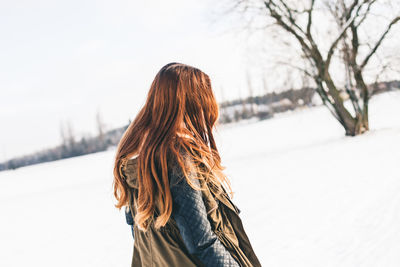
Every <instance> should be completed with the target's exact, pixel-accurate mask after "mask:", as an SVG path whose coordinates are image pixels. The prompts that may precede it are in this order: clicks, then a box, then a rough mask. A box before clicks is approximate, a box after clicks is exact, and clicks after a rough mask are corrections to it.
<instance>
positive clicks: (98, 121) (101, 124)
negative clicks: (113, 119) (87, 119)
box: [96, 109, 106, 147]
mask: <svg viewBox="0 0 400 267" xmlns="http://www.w3.org/2000/svg"><path fill="white" fill-rule="evenodd" d="M96 125H97V133H98V138H99V142H100V143H99V146H100V147H104V146H105V145H106V144H105V136H104V134H105V131H106V129H105V127H106V126H105V124H104V122H103V116H102V115H101V112H100V110H99V109H98V110H97V112H96Z"/></svg>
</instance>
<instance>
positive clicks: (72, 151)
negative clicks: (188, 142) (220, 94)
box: [0, 81, 400, 171]
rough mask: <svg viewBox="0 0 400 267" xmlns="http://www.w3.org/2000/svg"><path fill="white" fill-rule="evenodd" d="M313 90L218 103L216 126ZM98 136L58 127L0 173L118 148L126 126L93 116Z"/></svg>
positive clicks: (308, 101)
mask: <svg viewBox="0 0 400 267" xmlns="http://www.w3.org/2000/svg"><path fill="white" fill-rule="evenodd" d="M369 88H370V90H371V92H372V95H374V94H379V93H383V92H386V91H391V90H398V89H399V88H400V81H389V82H379V83H374V84H372V85H369ZM314 93H315V89H313V88H302V89H298V90H294V89H291V90H287V91H283V92H280V93H276V92H272V93H267V94H265V95H262V96H250V97H247V98H245V99H235V100H232V101H224V102H222V103H220V113H221V116H220V121H219V122H220V123H221V124H224V123H230V122H237V121H240V120H243V119H250V118H252V117H256V118H258V119H260V120H263V119H268V118H271V117H272V116H273V115H274V114H275V113H279V112H285V111H288V110H294V109H297V108H300V107H309V106H313V105H314V103H313V96H314ZM96 122H97V130H98V134H97V136H95V137H90V136H89V137H88V136H86V137H84V136H83V137H81V138H77V137H76V135H75V133H74V131H73V129H72V125H71V123H70V122H68V123H66V124H61V127H60V133H61V139H62V142H61V144H60V145H58V146H56V147H53V148H48V149H43V150H41V151H38V152H36V153H33V154H30V155H25V156H21V157H16V158H13V159H10V160H8V161H6V162H3V163H0V171H2V170H8V169H17V168H19V167H23V166H28V165H33V164H38V163H43V162H50V161H55V160H59V159H65V158H71V157H76V156H81V155H86V154H90V153H96V152H100V151H105V150H107V149H109V148H110V147H114V146H116V145H118V142H119V140H120V139H121V136H122V134H123V133H124V132H125V130H126V129H127V128H128V126H129V124H130V123H131V122H130V121H129V122H128V124H127V125H125V126H123V127H119V128H116V129H112V130H108V131H106V130H105V125H104V123H103V121H102V119H101V116H100V114H99V113H97V115H96Z"/></svg>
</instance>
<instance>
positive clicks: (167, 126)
mask: <svg viewBox="0 0 400 267" xmlns="http://www.w3.org/2000/svg"><path fill="white" fill-rule="evenodd" d="M217 118H218V105H217V102H216V100H215V98H214V94H213V91H212V88H211V82H210V79H209V77H208V76H207V75H206V74H205V73H203V72H202V71H200V70H199V69H197V68H194V67H191V66H188V65H184V64H180V63H170V64H167V65H165V66H164V67H163V68H161V70H160V71H159V72H158V73H157V75H156V77H155V79H154V81H153V83H152V85H151V87H150V91H149V92H148V96H147V101H146V103H145V105H144V107H143V108H142V109H141V110H140V112H139V114H138V115H137V116H136V118H135V120H134V121H133V122H132V123H131V124H130V125H129V127H128V129H127V130H126V132H125V133H124V135H123V137H122V138H121V140H120V143H119V145H118V148H117V153H116V158H115V167H114V195H115V197H116V199H117V201H118V203H117V204H116V207H117V208H122V207H124V206H125V207H126V219H127V223H128V224H130V225H131V229H132V235H133V238H134V248H133V257H132V266H135V267H136V266H178V267H179V266H182V267H191V266H261V265H260V263H259V261H258V259H257V257H256V255H255V253H254V251H253V249H252V247H251V245H250V242H249V240H248V237H247V235H246V233H245V231H244V229H243V226H242V222H241V220H240V218H239V212H240V210H239V209H238V208H237V207H236V205H234V204H233V202H232V201H231V200H230V196H228V194H227V192H226V189H225V187H226V188H227V189H229V191H230V194H231V195H232V191H231V187H230V183H229V180H228V179H227V177H226V176H225V175H224V174H223V172H222V170H223V169H224V167H223V166H221V159H220V156H219V153H218V150H217V147H216V144H215V141H214V137H213V133H212V130H213V127H214V126H215V123H216V121H217Z"/></svg>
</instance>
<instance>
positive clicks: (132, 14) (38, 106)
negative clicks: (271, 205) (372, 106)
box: [0, 0, 400, 162]
mask: <svg viewBox="0 0 400 267" xmlns="http://www.w3.org/2000/svg"><path fill="white" fill-rule="evenodd" d="M222 1H223V2H224V3H228V2H229V3H233V2H232V1H230V0H222ZM391 3H392V5H387V4H385V2H383V3H381V6H379V5H378V6H377V9H376V10H374V12H376V13H381V14H386V15H387V16H388V17H392V15H394V14H390V13H393V12H394V13H395V12H396V10H399V8H400V7H399V4H396V5H397V7H399V8H393V4H394V3H397V2H396V1H392V2H391ZM224 8H226V6H224V4H221V1H212V0H168V1H165V0H164V1H163V0H157V1H156V0H154V1H133V0H103V1H98V0H97V1H96V0H85V1H82V0H69V1H53V0H43V1H39V0H36V1H32V0H25V1H24V0H18V1H5V0H0V127H1V128H0V130H1V131H0V162H1V161H4V160H6V159H9V158H12V157H14V156H19V155H23V154H27V153H32V152H35V151H37V150H39V149H43V148H48V147H51V146H55V145H58V144H59V143H60V141H61V138H60V136H61V135H60V125H61V123H65V122H67V121H70V122H71V124H72V127H73V130H74V132H75V134H76V135H77V137H78V138H80V137H81V136H83V135H95V134H96V120H95V117H96V112H97V111H99V112H100V113H101V115H102V117H103V121H104V122H105V124H106V126H107V129H112V128H115V127H120V126H123V125H126V124H127V123H128V121H129V119H134V117H135V116H136V114H137V112H138V110H139V109H140V107H141V106H142V105H143V104H144V102H145V97H146V94H147V92H148V89H149V87H150V84H151V82H152V80H153V78H154V76H155V74H156V73H157V72H158V70H159V69H160V68H161V67H162V66H164V65H165V64H167V63H170V62H173V61H174V62H182V63H186V64H190V65H193V66H195V67H198V68H200V69H201V70H203V71H204V72H206V73H207V74H209V76H210V77H211V80H212V84H213V88H214V91H215V93H216V96H217V100H218V101H222V100H223V98H225V99H233V98H237V97H239V96H241V97H244V96H246V95H247V75H248V73H250V75H251V76H252V77H253V80H252V84H253V86H254V87H255V88H254V89H255V90H254V93H255V94H260V93H261V90H263V88H262V86H261V84H262V80H261V78H262V77H263V78H265V79H266V84H267V86H268V87H269V88H273V89H277V88H278V89H287V87H292V86H294V87H296V84H294V85H293V84H290V83H287V81H289V82H290V79H289V78H290V77H289V76H290V75H292V73H293V70H291V71H287V70H284V71H282V70H281V69H280V68H277V66H276V64H273V60H276V59H278V60H279V61H287V62H289V63H290V64H296V63H298V61H299V56H300V54H299V53H296V54H293V53H289V52H288V49H287V47H286V46H282V45H281V43H278V42H277V41H276V39H275V38H274V37H273V36H271V35H270V33H268V32H259V34H248V33H243V31H241V30H240V27H243V25H245V23H243V21H242V20H240V21H239V20H237V18H236V17H235V16H227V15H222V12H223V11H224V10H225V9H224ZM382 17H384V16H379V14H378V15H376V16H371V19H370V21H369V22H368V23H369V26H368V27H366V29H367V31H365V32H363V33H360V34H362V35H363V36H367V35H370V37H371V38H372V39H376V38H377V36H379V35H378V33H381V32H382V30H383V29H379V26H381V28H382V27H385V25H386V23H387V22H385V21H380V20H384V18H382ZM315 21H318V23H315V24H316V26H317V27H319V28H320V30H321V31H320V33H321V34H320V35H318V37H320V38H322V39H323V40H322V44H323V45H324V44H325V45H326V44H328V45H329V43H324V42H326V41H325V39H326V40H328V39H329V37H334V34H332V32H331V31H328V30H327V24H329V19H328V18H327V16H326V15H324V14H323V15H320V16H318V15H315V17H314V22H315ZM365 23H367V22H365ZM396 29H397V30H396V31H395V30H392V32H391V33H390V34H389V35H388V38H387V39H390V42H389V41H385V43H384V45H383V46H382V48H381V51H383V52H385V53H386V54H387V58H389V59H395V60H399V58H398V53H397V52H395V51H398V45H399V44H400V42H399V38H398V33H399V31H398V27H397V28H396ZM280 34H281V33H279V32H277V34H275V37H276V36H277V35H279V36H281V35H280ZM332 35H333V36H332ZM390 36H391V37H390ZM281 37H282V36H281ZM365 47H367V46H365ZM273 50H274V52H271V51H273ZM385 53H383V54H382V55H383V56H385ZM393 55H397V59H396V56H393ZM273 57H275V59H273ZM382 58H383V57H382ZM271 59H273V60H271ZM374 60H376V59H372V60H371V61H372V62H373V61H374ZM271 62H272V63H271ZM397 62H398V61H397ZM371 64H372V66H373V65H374V63H371ZM371 64H370V65H371ZM338 69H341V66H339V68H338ZM373 71H375V70H374V68H373ZM340 74H342V72H340ZM374 75H375V74H374ZM369 77H370V78H371V77H372V78H375V76H366V79H367V81H369V80H368V79H369ZM388 77H389V78H390V79H392V78H395V76H393V75H392V74H390V75H389V76H388ZM397 77H398V76H397ZM292 78H293V77H292ZM389 78H387V79H389ZM294 80H295V82H299V80H300V79H298V78H294ZM257 82H258V86H257V84H256V83H257ZM285 83H286V85H285ZM222 90H223V93H221V92H222Z"/></svg>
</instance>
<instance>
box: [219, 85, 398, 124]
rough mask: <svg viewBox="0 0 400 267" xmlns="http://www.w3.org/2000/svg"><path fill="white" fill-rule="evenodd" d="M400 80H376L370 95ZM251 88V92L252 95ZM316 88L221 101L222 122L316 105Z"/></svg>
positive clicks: (270, 114)
mask: <svg viewBox="0 0 400 267" xmlns="http://www.w3.org/2000/svg"><path fill="white" fill-rule="evenodd" d="M399 88H400V81H389V82H376V83H373V84H370V85H368V90H369V91H370V96H371V97H372V96H373V95H376V94H380V93H383V92H387V91H391V90H398V89H399ZM251 91H252V90H251V89H249V94H250V95H251ZM315 92H316V89H315V88H309V87H306V88H302V89H289V90H286V91H283V92H280V93H277V92H271V93H267V94H264V95H262V96H249V97H247V98H245V99H235V100H232V101H224V102H222V103H220V113H221V115H220V123H221V124H224V123H231V122H237V121H240V120H244V119H250V118H253V117H256V118H258V119H260V120H264V119H269V118H271V117H273V115H274V114H275V113H280V112H285V111H288V110H295V109H297V108H301V107H310V106H314V105H315V103H314V102H313V98H314V95H315Z"/></svg>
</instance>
